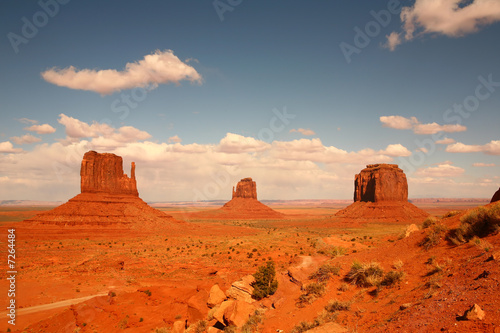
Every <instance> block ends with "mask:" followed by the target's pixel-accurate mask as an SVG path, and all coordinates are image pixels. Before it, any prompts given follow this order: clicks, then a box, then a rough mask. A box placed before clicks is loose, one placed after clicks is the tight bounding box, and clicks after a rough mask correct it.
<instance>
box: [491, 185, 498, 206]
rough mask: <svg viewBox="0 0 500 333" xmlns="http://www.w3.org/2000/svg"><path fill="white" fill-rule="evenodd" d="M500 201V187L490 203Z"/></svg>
mask: <svg viewBox="0 0 500 333" xmlns="http://www.w3.org/2000/svg"><path fill="white" fill-rule="evenodd" d="M497 201H500V188H499V189H498V191H496V192H495V194H493V197H492V198H491V201H490V203H492V202H497Z"/></svg>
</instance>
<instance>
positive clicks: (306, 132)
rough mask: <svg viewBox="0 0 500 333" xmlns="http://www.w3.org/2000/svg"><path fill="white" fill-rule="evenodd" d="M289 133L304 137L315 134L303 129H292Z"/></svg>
mask: <svg viewBox="0 0 500 333" xmlns="http://www.w3.org/2000/svg"><path fill="white" fill-rule="evenodd" d="M290 133H301V134H302V135H306V136H309V135H314V134H316V133H315V132H314V131H313V130H311V129H309V128H308V129H304V128H298V129H294V128H292V129H291V130H290Z"/></svg>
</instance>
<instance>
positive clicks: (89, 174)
mask: <svg viewBox="0 0 500 333" xmlns="http://www.w3.org/2000/svg"><path fill="white" fill-rule="evenodd" d="M80 177H81V180H80V188H81V192H82V193H107V194H131V195H135V196H139V193H138V192H137V184H136V181H135V163H134V162H132V166H131V171H130V178H129V177H128V176H127V175H126V174H124V173H123V160H122V158H121V156H117V155H115V154H109V153H103V154H100V153H97V152H95V151H93V150H91V151H88V152H86V153H85V155H83V160H82V165H81V168H80Z"/></svg>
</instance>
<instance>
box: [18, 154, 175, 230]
mask: <svg viewBox="0 0 500 333" xmlns="http://www.w3.org/2000/svg"><path fill="white" fill-rule="evenodd" d="M80 177H81V182H80V187H81V193H80V194H78V195H77V196H75V197H73V198H72V199H70V200H69V201H68V202H67V203H65V204H63V205H61V206H58V207H56V208H54V209H52V210H50V211H47V212H43V213H40V214H38V215H36V216H35V217H33V218H32V219H29V220H26V221H25V222H27V223H31V224H46V225H58V226H102V227H110V226H114V227H116V226H118V227H126V228H128V227H131V228H144V227H154V226H160V227H161V226H169V225H170V226H171V225H173V224H180V223H181V222H179V221H176V220H174V219H173V217H171V216H170V215H167V214H165V213H164V212H162V211H159V210H157V209H154V208H152V207H150V206H149V205H148V204H147V203H146V202H144V201H143V200H142V199H141V198H139V193H138V191H137V183H136V179H135V163H134V162H132V166H131V173H130V177H128V176H127V175H126V174H125V173H124V172H123V160H122V158H121V157H120V156H117V155H115V154H109V153H102V154H101V153H97V152H95V151H88V152H86V153H85V155H84V156H83V160H82V164H81V169H80ZM171 222H175V223H171Z"/></svg>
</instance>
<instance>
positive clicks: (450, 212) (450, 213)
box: [443, 210, 461, 219]
mask: <svg viewBox="0 0 500 333" xmlns="http://www.w3.org/2000/svg"><path fill="white" fill-rule="evenodd" d="M460 213H461V212H460V211H459V210H450V211H449V212H447V213H446V214H444V215H443V218H444V219H445V218H448V217H452V216H455V215H457V214H460Z"/></svg>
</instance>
